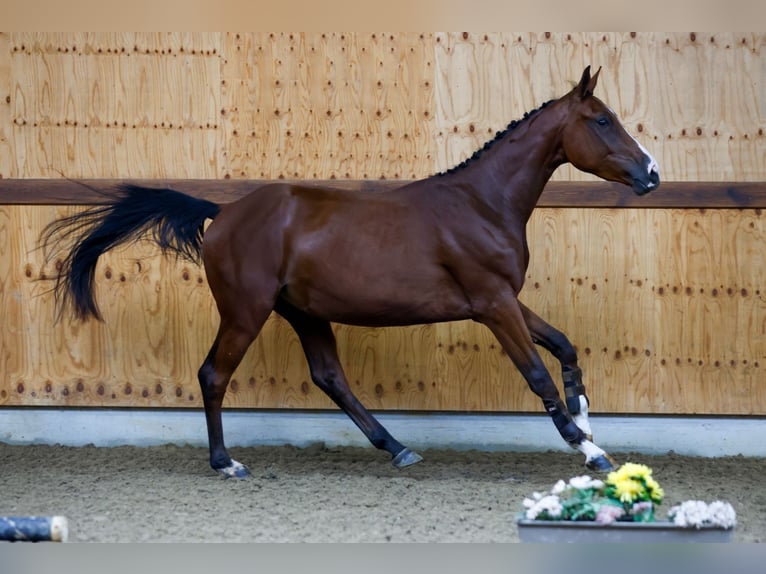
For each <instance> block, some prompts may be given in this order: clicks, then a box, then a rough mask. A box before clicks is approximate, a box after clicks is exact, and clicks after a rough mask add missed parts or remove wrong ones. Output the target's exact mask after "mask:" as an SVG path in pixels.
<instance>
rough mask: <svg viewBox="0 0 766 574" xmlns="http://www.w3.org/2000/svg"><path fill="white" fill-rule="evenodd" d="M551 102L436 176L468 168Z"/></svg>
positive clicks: (512, 124)
mask: <svg viewBox="0 0 766 574" xmlns="http://www.w3.org/2000/svg"><path fill="white" fill-rule="evenodd" d="M553 101H554V100H548V101H547V102H543V104H542V105H541V106H540V107H539V108H536V109H534V110H530V111H528V112H526V113H525V114H524V117H523V118H522V119H520V120H513V121H512V122H511V123H510V124H508V126H507V127H506V128H505V129H504V130H503V131H500V132H497V133H496V134H495V137H494V138H492V139H491V140H488V141H487V142H486V143H485V144H484V145H483V146H482V147H480V148H479V149H477V150H476V151H475V152H473V155H472V156H471V157H469V158H468V159H466V160H464V161H462V162H461V163H459V164H458V165H456V166H454V167H451V168H450V169H448V170H447V171H442V172H439V173H437V174H436V175H447V174H450V173H455V172H456V171H459V170H461V169H463V168H465V167H467V166H468V165H470V164H471V163H472V162H474V161H476V160H477V159H479V158H480V157H481V155H482V154H483V153H484V152H485V151H487V150H488V149H489V148H491V147H492V146H493V145H495V143H497V142H498V141H500V140H501V139H503V138H505V136H507V135H508V134H509V133H511V132H512V131H513V130H514V129H516V128H517V127H518V126H519V125H520V124H522V123H524V122H525V121H527V120H528V119H529V118H531V117H532V116H534V115H535V114H537V113H538V112H539V111H540V110H542V109H543V108H545V106H547V105H548V104H550V103H551V102H553Z"/></svg>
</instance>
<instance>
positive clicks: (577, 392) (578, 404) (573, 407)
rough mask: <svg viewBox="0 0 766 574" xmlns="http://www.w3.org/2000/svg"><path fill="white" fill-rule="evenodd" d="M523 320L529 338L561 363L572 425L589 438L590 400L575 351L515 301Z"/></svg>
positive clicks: (545, 323)
mask: <svg viewBox="0 0 766 574" xmlns="http://www.w3.org/2000/svg"><path fill="white" fill-rule="evenodd" d="M519 306H520V307H521V313H522V315H523V316H524V322H525V323H526V325H527V329H529V333H530V334H531V336H532V341H533V342H534V343H535V344H536V345H540V346H541V347H543V348H544V349H546V350H547V351H548V352H550V353H551V354H552V355H553V356H554V357H556V359H558V361H559V363H561V378H562V380H563V381H564V398H565V401H566V405H567V409H568V410H569V413H570V414H571V415H572V416H573V417H574V421H575V424H576V425H577V426H578V427H580V428H581V429H582V431H583V432H584V433H585V436H586V438H587V439H588V440H591V441H592V440H593V431H592V430H591V426H590V421H589V420H588V407H589V406H590V400H589V399H588V395H586V394H585V385H584V384H583V382H582V370H581V369H580V367H579V365H578V364H577V351H575V348H574V345H572V343H571V342H570V341H569V339H568V338H567V336H566V335H565V334H564V333H562V332H561V331H559V330H558V329H556V328H555V327H553V326H552V325H550V324H549V323H547V322H546V321H544V320H543V319H542V318H541V317H540V316H539V315H537V314H536V313H535V312H534V311H532V310H531V309H529V308H528V307H527V306H526V305H524V304H523V303H521V302H519Z"/></svg>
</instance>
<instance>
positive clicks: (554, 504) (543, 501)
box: [524, 494, 564, 520]
mask: <svg viewBox="0 0 766 574" xmlns="http://www.w3.org/2000/svg"><path fill="white" fill-rule="evenodd" d="M527 501H529V502H531V503H532V504H531V505H530V506H527ZM524 506H526V507H527V512H526V516H527V518H528V519H529V520H535V519H536V518H537V517H538V516H539V515H540V514H546V515H547V516H546V518H558V517H559V516H561V512H562V511H563V510H564V508H563V507H562V506H561V501H560V500H559V497H558V496H556V495H553V494H550V495H548V496H543V497H542V498H540V499H539V500H534V501H533V500H531V499H529V498H527V499H525V500H524Z"/></svg>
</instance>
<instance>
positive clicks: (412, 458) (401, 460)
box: [391, 448, 423, 468]
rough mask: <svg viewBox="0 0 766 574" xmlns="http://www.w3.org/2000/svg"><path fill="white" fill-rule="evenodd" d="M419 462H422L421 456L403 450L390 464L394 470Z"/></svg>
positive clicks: (408, 450)
mask: <svg viewBox="0 0 766 574" xmlns="http://www.w3.org/2000/svg"><path fill="white" fill-rule="evenodd" d="M421 460H423V457H422V456H420V455H419V454H418V453H416V452H415V451H412V450H410V449H408V448H405V449H404V450H403V451H401V452H400V453H399V454H397V455H396V456H395V457H394V459H393V460H392V461H391V464H393V465H394V466H395V467H396V468H404V467H405V466H411V465H413V464H417V463H419V462H420V461H421Z"/></svg>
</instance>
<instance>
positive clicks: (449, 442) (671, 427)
mask: <svg viewBox="0 0 766 574" xmlns="http://www.w3.org/2000/svg"><path fill="white" fill-rule="evenodd" d="M376 417H377V418H378V420H380V422H381V423H382V424H383V425H384V426H385V427H386V428H387V429H388V430H389V432H391V434H393V435H394V436H395V437H396V438H397V439H398V440H399V441H400V442H402V443H403V444H405V445H407V446H409V447H411V448H413V449H429V448H440V449H444V448H450V449H456V450H467V449H477V450H488V451H497V450H509V451H546V450H570V449H569V447H568V446H567V445H566V444H565V443H564V442H563V440H562V439H561V438H560V437H559V435H558V433H557V432H556V429H555V428H554V426H553V424H552V423H551V421H550V419H549V418H548V417H547V416H545V415H520V414H490V415H487V414H445V413H439V414H431V413H417V414H410V413H377V414H376ZM223 424H224V433H225V439H226V445H227V446H229V447H237V446H257V445H288V444H289V445H293V446H297V447H305V446H308V445H310V444H313V443H317V442H323V443H325V444H326V445H327V446H370V445H369V443H368V442H367V439H366V438H365V437H364V435H363V434H362V433H361V431H359V430H358V429H357V428H356V426H355V425H354V424H353V423H352V422H351V420H350V419H349V418H348V417H346V415H344V414H343V413H340V412H317V411H302V412H301V411H298V412H296V411H224V418H223ZM591 425H592V427H593V433H594V438H595V442H596V443H597V444H598V445H599V446H600V447H602V448H603V449H605V450H606V451H607V452H621V451H622V452H627V451H632V452H639V453H643V454H665V453H667V452H670V451H673V452H676V453H678V454H683V455H690V456H706V457H718V456H733V455H743V456H754V457H764V456H766V441H764V440H763V437H764V436H766V419H764V418H752V417H749V418H713V417H683V418H670V417H643V416H642V417H628V416H604V415H601V416H600V415H592V416H591ZM0 442H5V443H8V444H62V445H67V446H82V445H86V444H93V445H96V446H107V447H108V446H118V445H135V446H151V445H160V444H178V445H184V444H188V445H194V446H207V433H206V429H205V417H204V414H203V413H202V411H201V410H135V409H125V410H103V409H65V410H59V409H29V408H5V409H0Z"/></svg>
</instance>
